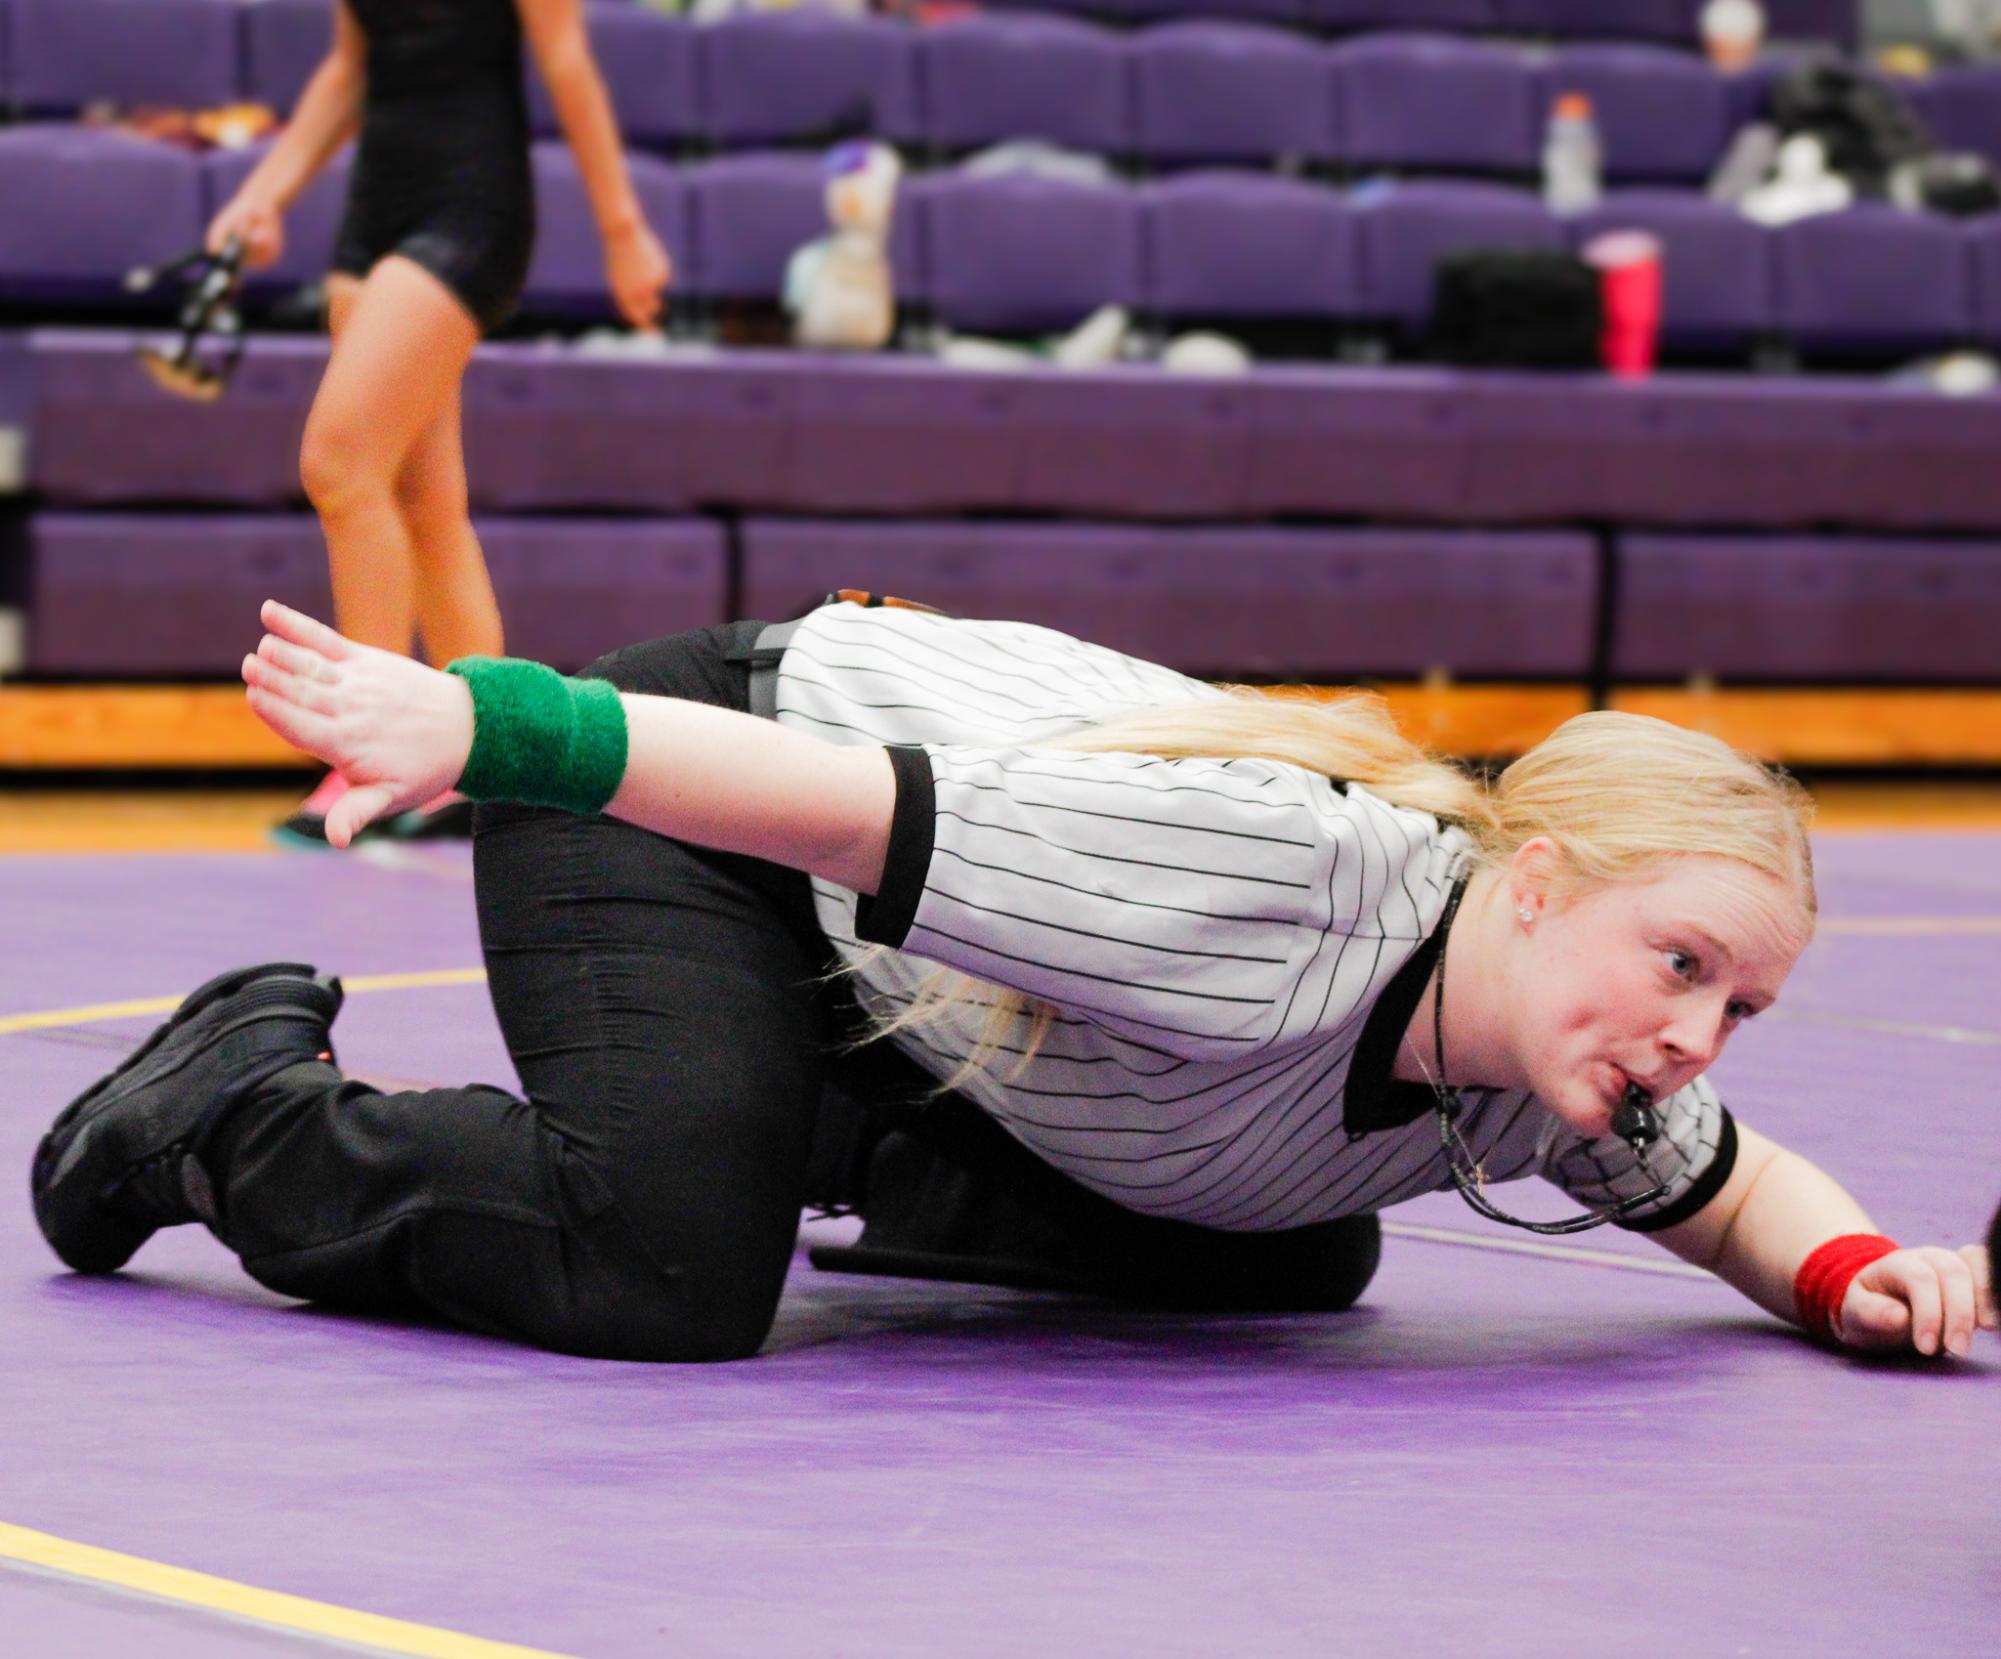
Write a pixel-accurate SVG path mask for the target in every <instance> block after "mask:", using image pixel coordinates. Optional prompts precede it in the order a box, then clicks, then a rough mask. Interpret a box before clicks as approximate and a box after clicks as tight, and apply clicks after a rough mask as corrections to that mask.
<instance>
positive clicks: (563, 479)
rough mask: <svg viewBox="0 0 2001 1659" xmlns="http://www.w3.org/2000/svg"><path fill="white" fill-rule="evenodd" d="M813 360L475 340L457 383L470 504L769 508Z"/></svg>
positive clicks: (556, 508)
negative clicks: (657, 354)
mask: <svg viewBox="0 0 2001 1659" xmlns="http://www.w3.org/2000/svg"><path fill="white" fill-rule="evenodd" d="M811 362H812V360H810V359H802V360H800V361H795V359H794V358H793V357H792V356H791V355H790V354H784V353H766V352H751V351H741V352H717V353H713V354H710V355H706V356H693V357H685V356H684V357H679V358H676V359H674V360H673V361H671V362H662V361H660V360H658V359H647V358H639V359H626V358H619V357H599V356H593V355H590V354H588V353H583V352H578V351H573V350H569V349H566V348H563V347H559V346H525V345H523V346H515V345H508V346H488V347H483V348H482V349H481V350H480V351H479V352H477V353H476V354H475V355H474V357H473V360H472V364H471V366H470V368H469V369H468V371H467V374H466V382H465V400H464V410H465V443H466V459H467V473H468V477H469V478H470V479H471V481H472V488H473V500H474V505H475V506H476V507H483V508H498V509H502V510H509V511H512V510H516V509H523V510H527V511H533V512H550V511H563V510H570V509H587V510H590V509H608V510H615V511H622V512H653V513H659V512H679V511H683V510H685V509H687V508H690V507H693V506H698V505H701V506H707V505H711V504H720V505H724V506H734V505H746V506H770V505H772V503H773V501H774V499H775V498H776V496H777V494H778V491H779V489H780V481H781V479H782V477H783V473H784V465H785V456H786V451H787V449H788V447H789V446H790V443H791V433H792V416H791V391H792V385H793V383H794V382H795V381H796V380H797V379H798V378H799V376H800V374H801V373H803V372H810V367H811Z"/></svg>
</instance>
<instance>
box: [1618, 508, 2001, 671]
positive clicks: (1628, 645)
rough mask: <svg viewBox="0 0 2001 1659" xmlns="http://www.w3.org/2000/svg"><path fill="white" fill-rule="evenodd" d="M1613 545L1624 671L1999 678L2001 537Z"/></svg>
mask: <svg viewBox="0 0 2001 1659" xmlns="http://www.w3.org/2000/svg"><path fill="white" fill-rule="evenodd" d="M1619 555H1620V583H1619V604H1618V616H1617V623H1616V629H1615V643H1614V647H1613V659H1612V660H1613V670H1614V672H1615V673H1616V674H1617V675H1619V676H1620V677H1621V678H1625V679H1640V680H1649V679H1651V680H1679V679H1683V678H1685V677H1687V676H1688V675H1690V674H1710V675H1715V676H1717V677H1719V678H1723V679H1730V680H1753V681H1756V680H1766V681H1787V680H1833V681H1855V680H1906V681H1909V680H1917V681H1930V682H1934V683H1937V682H1942V681H1943V682H1952V681H1978V682H1983V683H1988V682H1991V681H1992V680H1993V678H1994V663H1995V650H1994V626H1993V617H1994V615H1995V612H1996V610H1997V609H2001V544H1996V543H1993V542H1937V541H1909V542H1898V541H1887V540H1879V539H1875V538H1863V537H1856V538H1852V539H1851V538H1841V539H1836V538H1831V537H1802V538H1797V539H1794V538H1777V537H1773V538H1755V537H1695V536H1644V535H1641V536H1623V537H1621V538H1620V545H1619Z"/></svg>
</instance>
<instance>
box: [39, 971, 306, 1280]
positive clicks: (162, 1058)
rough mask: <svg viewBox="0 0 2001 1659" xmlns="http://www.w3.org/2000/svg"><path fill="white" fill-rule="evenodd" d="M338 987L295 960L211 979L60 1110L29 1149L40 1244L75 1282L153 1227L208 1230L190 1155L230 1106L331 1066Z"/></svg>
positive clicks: (205, 1195) (107, 1267)
mask: <svg viewBox="0 0 2001 1659" xmlns="http://www.w3.org/2000/svg"><path fill="white" fill-rule="evenodd" d="M341 994H342V993H341V985H340V981H339V980H338V979H335V978H333V977H332V976H331V975H327V974H320V973H316V972H315V970H314V969H312V968H311V967H308V966H307V965H306V964H305V963H302V962H267V963H264V964H262V965H261V966H258V967H254V968H238V969H236V970H235V971H234V972H233V973H226V974H219V975H217V976H216V977H215V978H214V979H211V980H210V981H209V982H208V983H207V984H206V985H204V986H202V987H201V988H200V989H199V990H196V991H195V992H193V993H192V994H191V995H189V997H188V998H187V1000H186V1001H184V1002H183V1003H182V1004H181V1005H180V1007H179V1008H178V1009H176V1010H175V1012H174V1017H173V1018H172V1019H170V1020H169V1021H167V1023H166V1024H165V1025H163V1026H161V1027H160V1028H159V1030H157V1031H155V1032H154V1033H153V1034H152V1036H150V1037H148V1038H147V1039H146V1041H145V1042H143V1043H142V1044H140V1045H139V1047H138V1048H137V1049H136V1050H134V1051H133V1053H132V1054H131V1055H129V1056H128V1057H127V1058H126V1060H125V1062H124V1064H122V1065H121V1066H119V1067H118V1069H117V1070H116V1071H114V1072H112V1073H111V1074H110V1075H109V1076H107V1077H103V1078H100V1079H99V1080H98V1081H97V1082H96V1083H94V1084H92V1085H91V1086H90V1087H89V1088H88V1089H86V1090H85V1091H84V1092H83V1093H82V1094H80V1095H78V1096H77V1098H76V1099H75V1100H73V1101H71V1102H70V1104H69V1105H68V1106H67V1107H65V1108H64V1110H63V1113H62V1115H61V1116H60V1117H58V1118H57V1119H56V1121H55V1123H54V1125H53V1126H52V1127H51V1128H50V1130H49V1132H48V1134H46V1135H45V1136H43V1137H42V1144H41V1145H40V1146H39V1147H38V1148H36V1151H35V1166H34V1172H33V1174H32V1176H31V1177H30V1183H29V1184H30V1186H31V1188H32V1190H33V1192H34V1199H35V1220H36V1221H37V1222H38V1223H39V1224H40V1225H41V1229H42V1236H43V1237H44V1238H46V1239H47V1240H48V1241H49V1244H50V1246H51V1247H52V1248H53V1249H54V1251H55V1253H56V1254H57V1255H58V1256H60V1257H61V1258H62V1259H63V1261H64V1262H65V1263H66V1264H67V1265H68V1266H70V1267H72V1268H74V1269H75V1270H76V1271H77V1272H79V1273H111V1272H114V1271H116V1270H117V1269H118V1268H120V1267H123V1266H124V1265H125V1263H126V1262H127V1261H128V1260H130V1258H131V1255H132V1252H133V1251H135V1250H137V1249H138V1248H139V1246H140V1245H142V1244H144V1243H145V1242H146V1240H147V1239H149V1238H151V1237H152V1236H153V1234H154V1233H155V1232H156V1231H157V1230H158V1229H159V1228H161V1227H171V1226H174V1225H175V1224H177V1223H179V1222H183V1221H206V1222H209V1223H211V1224H213V1223H214V1222H215V1220H216V1210H215V1198H214V1194H213V1192H212V1190H211V1188H210V1183H209V1177H208V1174H207V1172H206V1171H205V1170H204V1169H203V1168H202V1166H201V1164H200V1162H199V1160H198V1158H197V1157H196V1154H197V1153H198V1152H199V1151H200V1149H201V1145H202V1143H203V1141H204V1140H205V1139H206V1137H207V1135H208V1133H209V1132H210V1131H211V1130H212V1129H213V1128H214V1127H215V1125H216V1124H217V1123H219V1122H220V1121H221V1119H222V1117H223V1115H224V1113H225V1112H226V1111H227V1110H228V1109H229V1107H230V1106H232V1105H233V1104H235V1102H236V1101H237V1100H239V1099H240V1098H242V1096H243V1095H245V1094H246V1093H248V1092H249V1091H250V1090H251V1089H253V1088H255V1087H256V1086H257V1085H258V1084H259V1083H262V1082H263V1081H264V1080H265V1079H266V1078H268V1077H271V1076H272V1075H274V1074H275V1073H277V1072H280V1071H283V1070H284V1069H285V1068H286V1067H287V1066H295V1065H297V1064H299V1062H300V1061H302V1060H313V1059H317V1058H319V1057H321V1056H323V1055H324V1056H327V1057H329V1058H330V1057H331V1055H332V1052H333V1042H332V1037H331V1035H330V1028H331V1026H332V1024H333V1019H334V1015H336V1014H337V1013H339V1012H340V1005H341Z"/></svg>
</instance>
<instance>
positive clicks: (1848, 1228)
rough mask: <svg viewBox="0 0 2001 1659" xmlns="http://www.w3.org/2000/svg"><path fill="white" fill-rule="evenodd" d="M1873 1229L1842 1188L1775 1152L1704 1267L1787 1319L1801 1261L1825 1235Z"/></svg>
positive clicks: (1805, 1164) (1788, 1154)
mask: <svg viewBox="0 0 2001 1659" xmlns="http://www.w3.org/2000/svg"><path fill="white" fill-rule="evenodd" d="M1875 1230H1876V1228H1875V1224H1874V1223H1873V1222H1872V1221H1870V1219H1869V1216H1868V1213H1867V1212H1866V1211H1865V1210H1864V1209H1863V1208H1862V1206H1861V1205H1860V1204H1858V1203H1856V1201H1855V1200H1854V1199H1853V1198H1851V1197H1850V1196H1849V1195H1848V1193H1847V1192H1846V1191H1845V1190H1843V1188H1842V1187H1841V1185H1840V1183H1838V1182H1837V1181H1835V1180H1834V1178H1833V1177H1832V1176H1830V1175H1828V1174H1826V1173H1825V1172H1824V1171H1822V1170H1821V1169H1819V1168H1817V1167H1816V1166H1815V1165H1813V1164H1811V1163H1809V1162H1808V1161H1807V1160H1806V1159H1805V1158H1802V1157H1800V1156H1799V1154H1798V1153H1796V1152H1788V1151H1786V1150H1785V1149H1784V1148H1783V1147H1781V1148H1778V1149H1777V1151H1776V1153H1775V1155H1774V1156H1773V1157H1772V1159H1771V1160H1770V1162H1768V1163H1767V1164H1766V1165H1765V1167H1764V1168H1763V1169H1762V1170H1760V1171H1759V1173H1758V1177H1757V1179H1756V1181H1755V1182H1753V1184H1752V1186H1751V1188H1750V1190H1749V1191H1748V1192H1747V1193H1746V1194H1745V1195H1744V1201H1743V1203H1742V1204H1741V1205H1739V1206H1738V1209H1737V1214H1736V1216H1735V1218H1734V1219H1733V1220H1732V1222H1731V1224H1730V1227H1729V1230H1728V1231H1727V1232H1726V1233H1725V1234H1724V1235H1723V1242H1722V1245H1721V1248H1720V1249H1719V1251H1718V1253H1717V1256H1716V1259H1715V1260H1714V1261H1713V1262H1711V1263H1709V1264H1708V1265H1709V1266H1710V1267H1711V1268H1712V1269H1713V1270H1714V1271H1715V1273H1716V1274H1717V1276H1718V1277H1719V1278H1721V1279H1723V1280H1725V1281H1727V1282H1728V1283H1729V1284H1731V1285H1734V1286H1735V1287H1736V1288H1737V1289H1738V1290H1740V1291H1742V1292H1743V1293H1744V1294H1745V1295H1746V1296H1748V1297H1750V1299H1751V1300H1752V1301H1754V1302H1756V1303H1757V1304H1758V1306H1760V1307H1761V1308H1764V1309H1765V1310H1766V1311H1767V1312H1769V1313H1774V1314H1777V1315H1778V1316H1779V1318H1781V1319H1784V1320H1788V1321H1791V1320H1793V1319H1794V1318H1795V1312H1794V1306H1793V1280H1794V1277H1795V1276H1796V1275H1797V1274H1798V1272H1799V1270H1800V1264H1801V1263H1802V1262H1804V1261H1805V1260H1806V1258H1807V1257H1808V1256H1809V1255H1811V1254H1812V1253H1813V1251H1814V1250H1816V1249H1817V1248H1818V1247H1819V1246H1821V1245H1823V1244H1825V1243H1826V1242H1827V1241H1828V1240H1829V1239H1831V1238H1839V1237H1840V1236H1841V1235H1842V1234H1844V1233H1872V1232H1874V1231H1875Z"/></svg>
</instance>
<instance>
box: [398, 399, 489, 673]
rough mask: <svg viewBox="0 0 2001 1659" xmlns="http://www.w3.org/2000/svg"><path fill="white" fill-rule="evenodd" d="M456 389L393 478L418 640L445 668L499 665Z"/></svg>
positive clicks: (429, 656)
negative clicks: (458, 662)
mask: <svg viewBox="0 0 2001 1659" xmlns="http://www.w3.org/2000/svg"><path fill="white" fill-rule="evenodd" d="M461 389H462V388H461V383H460V382H457V381H455V382H453V384H452V386H451V388H450V389H449V391H448V392H447V393H446V395H445V401H444V404H443V405H442V406H441V407H440V408H439V409H438V411H437V412H436V413H435V414H434V415H432V417H431V419H430V421H429V423H428V424H427V425H426V426H425V427H424V430H423V431H422V432H420V433H419V434H418V435H417V441H416V443H415V444H413V445H412V446H411V449H410V452H409V454H407V455H406V456H405V457H404V458H403V466H402V469H401V470H400V471H399V472H398V473H397V475H396V505H397V507H398V509H399V510H400V511H401V512H402V515H403V529H404V533H405V535H406V536H407V537H408V538H409V544H410V552H411V561H412V566H413V570H414V575H415V589H414V597H415V604H416V618H417V633H418V636H419V637H420V638H421V639H422V640H423V642H424V654H425V656H426V657H428V658H429V659H430V661H431V662H432V663H433V664H435V665H436V666H438V667H440V668H442V667H443V666H444V665H445V664H446V663H448V662H451V661H453V660H454V659H455V658H458V657H470V656H487V657H497V656H499V655H500V654H501V652H502V651H503V649H504V648H505V647H504V635H503V632H502V629H501V622H500V606H499V604H498V602H497V601H496V600H495V599H494V596H493V578H492V577H491V576H490V575H489V574H488V573H487V568H486V556H485V554H484V553H483V552H481V550H480V545H479V537H478V536H477V535H476V534H474V532H473V527H472V514H471V510H470V507H469V505H468V500H467V495H468V492H467V489H466V465H465V442H464V436H463V430H462V417H461V413H460V406H461V399H460V393H461Z"/></svg>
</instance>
